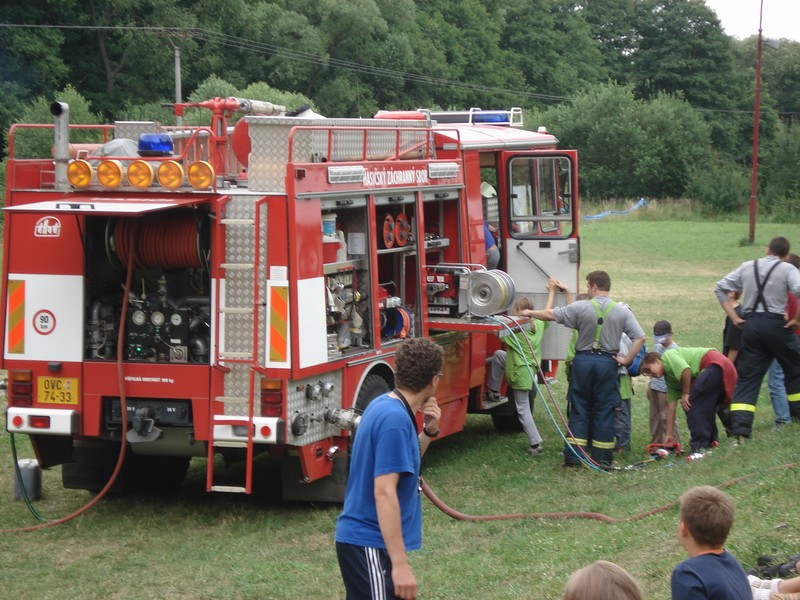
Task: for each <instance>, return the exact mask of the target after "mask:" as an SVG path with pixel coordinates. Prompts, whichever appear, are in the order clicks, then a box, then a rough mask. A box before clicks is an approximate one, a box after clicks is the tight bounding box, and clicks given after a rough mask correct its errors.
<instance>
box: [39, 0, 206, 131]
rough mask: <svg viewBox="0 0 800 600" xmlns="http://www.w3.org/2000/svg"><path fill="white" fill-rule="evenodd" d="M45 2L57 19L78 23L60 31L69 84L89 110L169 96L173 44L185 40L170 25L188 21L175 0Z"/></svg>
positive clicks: (110, 109) (108, 112)
mask: <svg viewBox="0 0 800 600" xmlns="http://www.w3.org/2000/svg"><path fill="white" fill-rule="evenodd" d="M51 4H52V5H53V7H54V18H55V19H57V20H58V21H59V22H65V23H73V24H76V25H80V26H83V27H84V28H78V29H69V30H66V31H65V32H64V38H65V39H64V48H65V50H66V51H65V53H64V54H65V59H66V61H67V64H68V65H69V67H70V73H71V79H72V81H73V83H74V85H75V87H76V88H77V89H78V90H79V91H81V93H82V94H83V95H84V96H85V97H86V98H87V99H88V100H89V101H90V102H91V103H92V106H93V107H94V109H95V111H97V112H99V113H101V114H104V115H106V116H107V117H113V116H114V113H115V110H119V109H120V108H122V107H123V106H124V105H125V103H126V101H129V100H130V99H131V98H137V100H138V101H139V102H147V101H157V100H159V99H161V98H165V97H170V96H171V95H172V90H173V89H174V80H175V77H174V61H173V43H179V44H181V45H185V44H190V43H191V40H186V39H184V38H180V39H178V37H176V36H179V34H178V33H177V32H176V31H174V30H172V29H170V28H176V27H177V28H183V27H191V26H192V25H193V24H194V17H193V13H192V12H191V11H189V10H186V9H183V8H181V7H180V4H179V0H115V1H114V2H103V1H101V0H81V1H78V0H65V1H64V2H61V3H55V2H53V3H51ZM78 49H80V51H78ZM187 50H188V49H187Z"/></svg>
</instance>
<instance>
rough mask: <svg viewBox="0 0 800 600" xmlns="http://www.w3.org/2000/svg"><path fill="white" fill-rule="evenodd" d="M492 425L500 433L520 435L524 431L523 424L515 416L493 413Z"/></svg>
mask: <svg viewBox="0 0 800 600" xmlns="http://www.w3.org/2000/svg"><path fill="white" fill-rule="evenodd" d="M492 425H494V428H495V431H498V432H499V433H518V432H520V431H522V424H521V423H520V422H519V417H517V415H516V414H513V415H500V414H495V413H492Z"/></svg>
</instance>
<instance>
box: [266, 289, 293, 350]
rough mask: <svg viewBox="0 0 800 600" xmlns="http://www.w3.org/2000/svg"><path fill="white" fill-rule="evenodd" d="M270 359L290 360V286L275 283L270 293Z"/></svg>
mask: <svg viewBox="0 0 800 600" xmlns="http://www.w3.org/2000/svg"><path fill="white" fill-rule="evenodd" d="M269 305H270V311H269V334H270V335H269V360H270V361H271V362H281V363H282V362H286V361H288V360H289V286H278V285H274V286H272V287H271V288H270V294H269Z"/></svg>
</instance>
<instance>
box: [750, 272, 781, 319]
mask: <svg viewBox="0 0 800 600" xmlns="http://www.w3.org/2000/svg"><path fill="white" fill-rule="evenodd" d="M779 264H781V263H780V261H777V262H776V263H775V264H774V265H772V267H770V269H769V271H767V274H766V276H765V277H764V281H760V278H759V276H758V260H754V261H753V274H754V275H755V279H756V291H757V292H758V293H757V294H756V299H755V302H753V307H752V308H751V309H750V310H751V311H753V312H755V311H756V309H757V308H758V305H759V304H760V305H761V306H762V307H764V312H765V313H768V312H769V311H768V310H767V301H766V300H765V299H764V288H765V287H766V286H767V280H768V279H769V276H770V275H772V272H773V271H774V270H775V268H776V267H777V266H778V265H779ZM748 312H749V311H748Z"/></svg>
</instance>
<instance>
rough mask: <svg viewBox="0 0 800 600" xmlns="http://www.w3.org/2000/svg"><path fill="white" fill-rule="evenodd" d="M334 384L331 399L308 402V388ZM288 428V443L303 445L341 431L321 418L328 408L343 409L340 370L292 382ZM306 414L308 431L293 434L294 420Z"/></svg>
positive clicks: (287, 413) (289, 392)
mask: <svg viewBox="0 0 800 600" xmlns="http://www.w3.org/2000/svg"><path fill="white" fill-rule="evenodd" d="M319 382H322V383H328V382H330V383H332V384H333V385H334V388H333V392H332V393H331V394H330V397H329V398H323V399H322V400H308V399H307V398H306V385H308V384H312V385H313V384H315V383H319ZM286 401H287V411H286V416H287V420H288V423H287V427H286V441H287V443H289V444H292V445H296V446H302V445H305V444H310V443H312V442H317V441H319V440H323V439H325V438H329V437H331V436H333V435H339V431H340V430H339V428H337V427H335V426H333V425H330V424H329V423H325V421H324V419H323V418H322V415H323V414H324V413H325V410H326V409H329V408H331V409H333V408H341V407H342V371H341V370H337V371H333V372H330V373H322V374H320V375H317V376H314V377H308V378H306V379H298V380H295V381H292V382H290V383H289V390H288V393H287V398H286ZM298 413H300V414H306V415H308V416H309V424H308V429H307V430H306V432H305V433H303V435H294V434H293V433H292V432H291V423H292V418H293V417H294V415H295V414H298Z"/></svg>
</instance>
